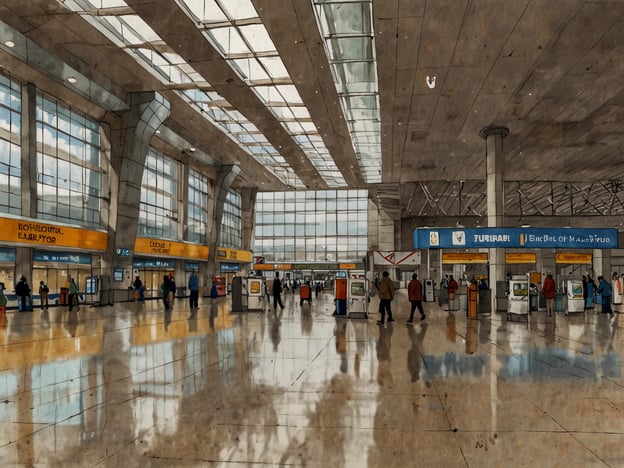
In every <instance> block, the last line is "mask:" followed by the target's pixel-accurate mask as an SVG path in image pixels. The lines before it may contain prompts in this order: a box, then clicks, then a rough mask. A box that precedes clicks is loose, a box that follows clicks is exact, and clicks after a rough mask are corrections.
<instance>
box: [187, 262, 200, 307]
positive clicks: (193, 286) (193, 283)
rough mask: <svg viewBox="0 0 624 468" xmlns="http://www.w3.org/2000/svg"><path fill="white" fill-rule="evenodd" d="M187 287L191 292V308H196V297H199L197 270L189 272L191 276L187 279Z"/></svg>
mask: <svg viewBox="0 0 624 468" xmlns="http://www.w3.org/2000/svg"><path fill="white" fill-rule="evenodd" d="M188 288H189V291H190V292H191V295H190V299H189V304H190V306H191V309H198V308H199V306H198V299H199V278H198V276H197V272H195V271H194V272H193V273H191V276H190V278H189V281H188Z"/></svg>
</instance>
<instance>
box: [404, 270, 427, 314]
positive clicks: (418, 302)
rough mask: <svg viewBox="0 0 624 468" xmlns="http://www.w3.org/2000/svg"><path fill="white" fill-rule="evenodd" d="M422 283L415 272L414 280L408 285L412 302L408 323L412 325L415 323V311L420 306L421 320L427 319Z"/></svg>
mask: <svg viewBox="0 0 624 468" xmlns="http://www.w3.org/2000/svg"><path fill="white" fill-rule="evenodd" d="M422 291H423V290H422V283H421V282H420V281H418V275H417V274H416V273H414V274H413V275H412V281H410V282H409V284H408V285H407V296H408V298H409V301H410V303H411V304H412V309H411V311H410V316H409V319H408V320H407V324H408V325H411V324H413V323H414V312H415V311H416V309H417V308H418V311H419V312H420V320H425V318H427V316H426V315H425V311H424V310H423V306H422V300H423V295H422Z"/></svg>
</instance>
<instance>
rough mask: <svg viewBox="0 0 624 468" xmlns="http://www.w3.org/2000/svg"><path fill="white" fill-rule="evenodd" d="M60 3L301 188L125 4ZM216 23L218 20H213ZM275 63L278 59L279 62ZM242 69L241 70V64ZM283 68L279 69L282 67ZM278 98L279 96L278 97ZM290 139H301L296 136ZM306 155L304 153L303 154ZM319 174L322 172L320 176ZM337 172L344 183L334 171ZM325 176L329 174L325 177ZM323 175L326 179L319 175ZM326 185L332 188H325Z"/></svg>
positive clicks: (232, 0)
mask: <svg viewBox="0 0 624 468" xmlns="http://www.w3.org/2000/svg"><path fill="white" fill-rule="evenodd" d="M59 3H60V4H61V5H63V6H65V7H66V8H68V9H70V10H72V11H75V12H79V13H85V12H86V13H91V14H89V15H84V16H83V17H84V18H85V20H86V21H89V22H90V23H91V24H92V25H93V26H94V27H96V28H97V29H98V30H99V31H100V32H102V33H103V34H104V35H105V36H106V37H108V38H109V39H110V40H111V41H112V42H113V43H114V44H116V45H117V46H118V47H120V48H122V49H124V50H125V51H126V52H127V53H128V54H130V55H131V56H132V57H133V58H134V59H135V60H136V61H137V62H138V63H139V64H141V65H142V66H143V67H145V68H146V69H147V70H148V71H149V72H151V73H152V74H154V75H155V76H156V77H157V78H158V79H159V80H160V81H161V82H162V83H164V84H167V85H171V84H177V85H187V87H188V85H190V87H189V89H186V90H183V91H175V92H176V93H178V94H179V95H181V96H182V97H183V98H184V99H185V100H186V101H187V102H189V103H190V104H192V105H193V106H195V107H196V108H197V109H198V110H199V111H200V112H201V113H202V115H203V116H204V117H205V118H206V119H208V120H210V121H211V122H212V123H214V124H215V125H216V126H218V127H219V128H220V129H221V130H222V131H223V132H224V133H225V134H226V135H228V136H229V137H231V138H232V139H233V140H234V141H235V142H237V143H238V144H239V146H241V147H242V148H244V149H245V150H246V151H247V152H249V153H250V154H251V155H252V156H253V157H254V158H255V159H256V160H257V161H258V162H259V163H260V164H262V165H263V166H264V167H266V168H267V169H268V170H269V171H271V172H272V173H273V174H274V175H275V176H276V177H277V178H278V179H280V180H281V181H282V183H284V184H285V185H288V186H291V187H294V188H304V187H305V185H304V184H303V182H302V181H301V179H299V177H298V176H297V175H296V174H295V172H294V170H293V169H292V168H291V167H290V166H289V164H288V163H287V162H286V160H285V159H284V158H283V157H282V156H281V155H280V154H279V152H278V151H277V150H276V149H275V148H274V147H273V146H272V145H271V144H270V143H269V141H268V140H267V138H266V137H265V136H264V135H263V134H262V133H261V132H260V130H259V129H258V128H257V127H256V126H255V125H254V124H252V123H251V122H249V120H247V119H246V118H245V116H244V115H242V114H241V113H240V112H238V111H236V110H234V109H233V106H232V105H231V104H230V103H229V102H228V101H226V100H225V99H224V98H223V97H222V96H220V95H219V94H218V93H216V92H215V91H213V90H211V89H209V88H210V85H209V84H208V83H207V82H206V81H205V80H204V79H203V77H202V76H201V75H200V74H199V73H198V72H197V71H195V70H194V69H193V67H192V66H191V65H189V64H188V63H186V61H185V60H184V59H183V58H182V57H181V56H180V55H178V54H176V53H174V52H173V51H172V50H171V49H170V48H169V47H168V46H166V45H165V43H164V41H163V40H162V39H161V38H160V37H159V36H158V34H156V32H155V31H154V30H153V29H152V28H151V27H150V26H149V25H147V23H145V22H144V21H143V20H142V19H141V18H140V17H139V16H138V15H136V14H134V13H133V10H132V9H130V7H128V5H127V4H126V3H125V1H123V0H65V1H63V2H59ZM189 3H194V4H203V3H204V2H203V0H200V1H195V2H189ZM228 4H229V5H230V7H237V6H238V5H240V8H242V10H240V11H243V12H244V11H246V10H247V11H249V13H244V14H251V13H252V14H253V16H255V17H257V14H256V12H255V10H253V11H250V10H248V9H247V7H248V5H247V2H240V1H237V0H228ZM252 8H253V6H252ZM107 9H110V10H109V11H110V15H107V14H106V13H107V11H106V10H107ZM96 10H97V11H96ZM237 11H238V10H237ZM215 19H218V18H217V17H215ZM222 19H223V18H222ZM225 20H227V17H225ZM247 34H257V35H258V36H260V35H261V33H258V32H257V31H256V32H254V31H253V30H249V31H247ZM167 51H168V52H167ZM277 58H278V59H279V57H277ZM239 59H240V57H239ZM268 59H274V58H273V57H263V60H265V61H266V68H265V70H271V71H274V72H276V73H277V71H279V70H280V65H281V60H280V63H279V64H276V63H275V61H274V60H273V61H271V60H268ZM240 63H241V64H243V65H244V59H243V61H242V62H240ZM281 67H282V68H283V65H281ZM193 85H195V86H193ZM283 92H284V94H285V95H286V96H291V93H292V91H290V90H284V91H283ZM280 96H282V95H281V93H280ZM282 97H283V96H282ZM297 97H298V96H297ZM299 100H300V98H299ZM285 107H287V106H285ZM306 112H307V109H306ZM293 114H294V111H293ZM308 118H309V115H308ZM294 136H295V137H299V135H297V134H295V135H294ZM313 147H314V146H313ZM306 154H308V153H307V152H306ZM319 172H321V171H320V170H319ZM336 172H337V173H338V176H339V177H340V178H342V176H341V175H340V173H339V172H338V171H337V169H336ZM327 173H328V174H329V171H328V172H327ZM321 174H322V175H324V174H323V173H322V172H321ZM328 185H330V186H333V185H331V184H330V183H329V182H328ZM343 185H344V180H343Z"/></svg>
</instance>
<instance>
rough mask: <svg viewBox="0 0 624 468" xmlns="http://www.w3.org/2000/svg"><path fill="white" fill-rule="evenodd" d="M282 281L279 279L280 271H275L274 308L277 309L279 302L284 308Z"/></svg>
mask: <svg viewBox="0 0 624 468" xmlns="http://www.w3.org/2000/svg"><path fill="white" fill-rule="evenodd" d="M281 294H282V282H281V281H280V279H279V272H276V273H275V279H274V280H273V310H277V304H279V306H280V307H281V308H282V309H283V308H284V304H282V297H281Z"/></svg>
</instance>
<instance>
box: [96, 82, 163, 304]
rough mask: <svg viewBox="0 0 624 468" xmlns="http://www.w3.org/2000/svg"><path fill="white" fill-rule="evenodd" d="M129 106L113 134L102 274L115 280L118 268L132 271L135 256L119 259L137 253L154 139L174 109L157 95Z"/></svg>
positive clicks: (137, 97) (136, 97)
mask: <svg viewBox="0 0 624 468" xmlns="http://www.w3.org/2000/svg"><path fill="white" fill-rule="evenodd" d="M129 105H130V111H129V112H128V113H127V114H126V115H124V117H123V119H122V122H121V127H120V128H118V129H115V130H113V131H112V132H111V142H112V144H111V166H112V174H111V182H110V193H111V201H110V213H109V226H108V232H109V237H108V249H107V252H106V255H103V256H102V274H106V275H110V277H111V278H112V277H113V268H114V267H117V266H118V267H123V268H124V269H127V270H129V271H132V256H126V255H125V254H124V255H123V256H119V253H118V252H120V251H121V250H118V249H127V250H129V251H130V252H131V253H132V254H133V253H134V242H135V240H136V234H137V227H138V224H139V211H140V204H141V183H142V181H143V170H144V168H145V159H146V157H147V153H148V150H149V144H150V141H151V139H152V137H153V136H154V134H155V133H156V130H158V128H159V127H160V126H161V125H162V123H163V122H164V121H165V119H166V118H167V117H168V116H169V114H170V108H171V106H170V104H169V101H167V100H166V99H165V98H164V97H163V96H162V95H160V94H159V93H155V92H146V93H133V94H131V95H130V96H129ZM127 279H128V280H130V279H131V278H127ZM124 286H125V285H124ZM109 303H111V304H112V297H111V298H110V302H109Z"/></svg>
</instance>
